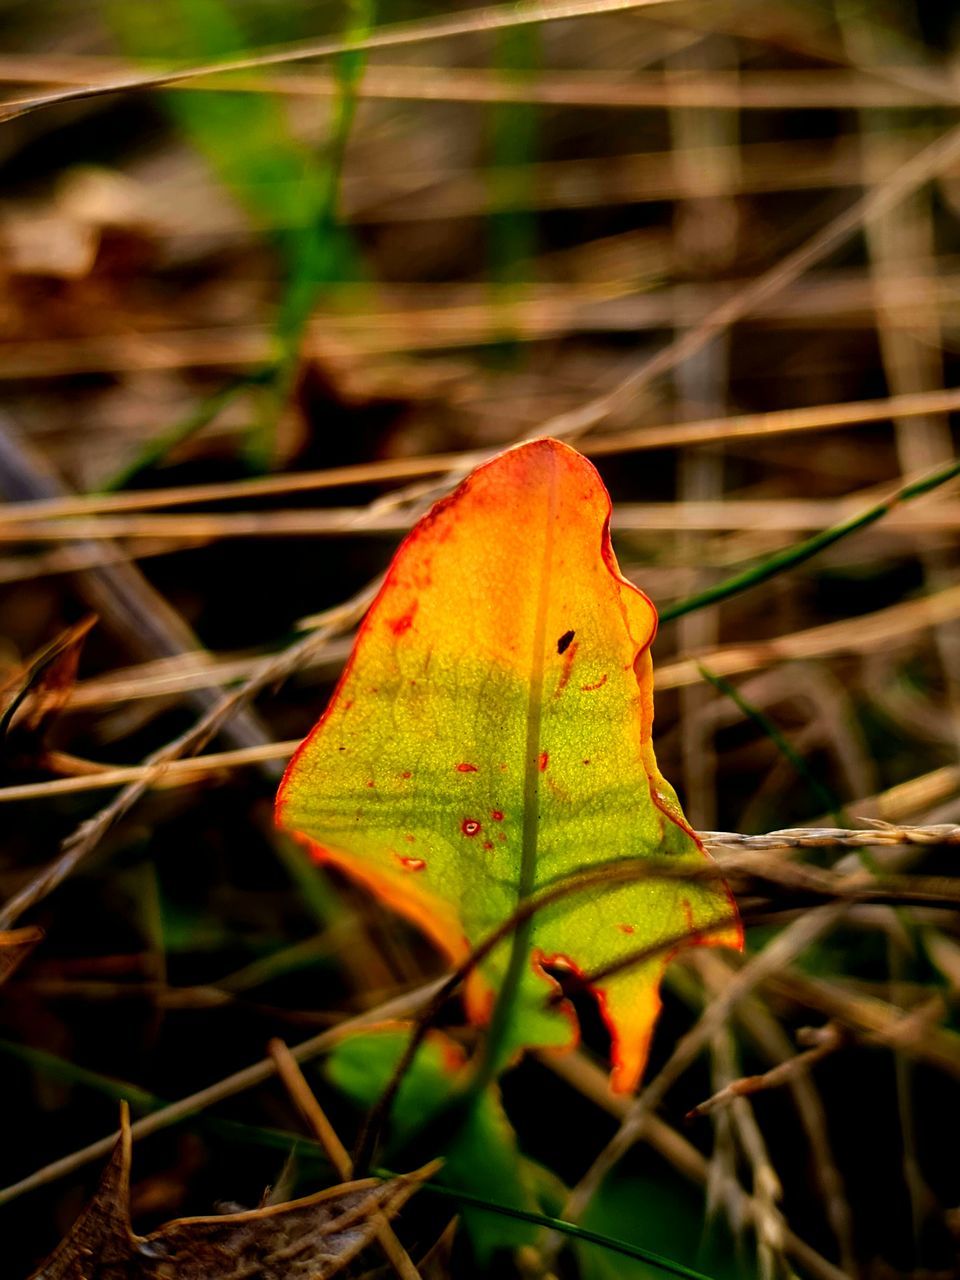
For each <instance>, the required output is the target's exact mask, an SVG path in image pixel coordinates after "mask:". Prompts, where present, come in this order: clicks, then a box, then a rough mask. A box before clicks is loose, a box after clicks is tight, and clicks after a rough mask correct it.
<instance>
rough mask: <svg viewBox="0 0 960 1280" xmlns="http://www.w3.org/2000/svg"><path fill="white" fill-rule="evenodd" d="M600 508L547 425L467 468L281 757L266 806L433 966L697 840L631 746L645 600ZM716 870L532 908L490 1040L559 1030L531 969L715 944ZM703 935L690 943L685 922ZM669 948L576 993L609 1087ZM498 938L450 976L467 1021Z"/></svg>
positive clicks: (646, 715)
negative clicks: (376, 903) (466, 973)
mask: <svg viewBox="0 0 960 1280" xmlns="http://www.w3.org/2000/svg"><path fill="white" fill-rule="evenodd" d="M609 518H610V500H609V497H608V495H607V493H606V490H605V489H604V487H603V484H602V482H601V480H600V478H599V476H598V475H597V472H596V471H595V469H594V468H593V466H592V465H591V464H590V463H589V462H588V461H587V460H586V459H585V458H583V457H582V456H581V455H580V454H578V453H577V452H576V451H574V450H573V449H570V448H569V447H567V446H566V445H563V444H561V443H559V442H557V441H555V440H537V441H533V442H531V443H529V444H525V445H521V446H519V447H517V448H515V449H511V450H509V451H507V452H506V453H503V454H501V455H499V456H498V457H496V458H494V459H493V460H492V461H491V462H488V463H486V464H484V465H483V466H481V467H479V468H478V469H477V470H476V471H475V472H474V473H473V474H472V475H471V476H469V477H468V478H467V480H465V481H464V483H463V484H461V485H460V487H459V488H458V489H457V490H456V491H455V492H454V493H453V494H452V495H451V496H450V497H449V498H446V499H444V500H443V501H441V502H439V503H437V504H436V506H435V507H434V508H433V509H432V510H431V511H430V512H429V513H428V514H427V515H426V516H425V517H424V518H423V519H422V520H421V521H420V522H419V524H417V525H416V527H415V528H414V529H413V530H412V532H411V533H410V534H409V536H408V537H407V539H406V540H405V542H404V543H403V544H402V546H401V547H400V549H399V551H398V552H397V554H396V556H395V557H394V560H393V563H392V565H391V567H390V570H389V572H388V574H387V577H386V580H385V582H384V585H383V587H382V589H381V591H380V594H379V595H378V597H377V599H376V601H375V602H374V604H373V606H372V607H371V609H370V612H369V613H368V615H367V617H366V619H365V621H364V624H363V626H362V628H361V630H360V633H359V635H358V637H357V641H356V644H355V646H354V649H353V653H352V655H351V657H350V660H349V662H348V664H347V667H346V669H345V671H344V673H343V676H342V677H341V680H340V683H339V685H338V687H337V689H336V691H335V693H334V695H333V697H332V699H331V701H330V705H329V706H328V708H327V710H326V712H325V713H324V715H323V716H322V718H321V720H320V722H319V723H318V725H317V726H316V728H315V729H314V731H313V733H312V734H311V735H310V736H309V738H307V740H306V741H305V742H304V743H303V744H302V746H301V747H300V749H299V750H298V752H297V753H296V755H295V756H294V758H293V760H292V761H291V763H290V765H289V767H288V769H287V773H286V776H285V778H284V781H283V784H282V786H281V789H280V793H279V796H278V803H277V812H278V821H279V822H280V824H281V825H282V826H283V827H285V828H287V829H289V830H290V831H292V832H294V833H295V834H296V835H298V836H299V837H300V838H301V839H302V840H303V841H305V842H306V843H307V845H308V847H309V848H310V850H311V851H312V853H313V854H314V856H316V857H317V858H319V859H321V860H325V861H328V862H331V863H334V864H336V865H337V866H339V867H342V868H343V869H344V870H346V871H347V872H348V873H350V874H351V875H352V876H354V877H355V878H356V879H358V880H360V881H362V882H363V883H365V884H366V885H368V886H369V887H370V888H371V889H372V890H373V891H374V892H376V893H377V894H379V895H380V896H381V897H382V898H383V899H384V900H386V901H387V902H388V903H389V904H391V905H392V906H393V907H394V908H395V909H396V910H398V911H400V912H402V913H403V914H404V915H405V916H407V917H408V918H409V919H410V920H412V921H414V922H415V923H416V924H417V925H418V926H419V927H420V928H421V929H422V930H423V931H424V932H425V933H426V934H428V935H429V936H430V937H431V938H432V939H433V941H434V942H435V943H436V944H437V945H438V946H439V947H440V948H441V949H442V950H443V951H444V952H445V953H446V954H447V955H448V956H449V957H450V959H451V960H453V961H459V960H461V959H463V958H464V956H466V955H467V954H468V953H469V951H470V950H471V948H472V947H474V946H475V945H476V944H477V943H478V942H480V941H481V940H482V939H483V938H484V937H485V936H486V935H487V934H489V933H491V932H492V931H493V930H494V929H495V928H496V927H497V926H498V925H499V924H500V923H501V922H502V921H504V920H505V919H506V918H507V917H508V916H510V914H511V913H512V912H513V911H514V910H515V909H516V907H517V904H518V901H519V900H521V899H522V898H525V897H528V896H529V895H530V893H532V892H534V891H536V890H537V889H538V888H542V887H543V886H545V885H547V884H552V883H555V882H556V881H557V879H558V878H562V877H564V876H568V875H571V874H573V873H576V872H580V871H584V870H587V869H589V868H590V867H592V866H595V865H597V864H602V863H608V862H610V861H612V860H616V859H623V858H637V859H643V858H663V857H664V856H668V857H669V858H670V859H671V860H672V861H673V862H675V863H676V864H677V865H679V866H682V865H684V864H685V863H691V862H693V863H697V862H699V860H700V859H702V858H703V857H704V856H705V854H704V852H703V850H702V848H701V846H700V845H699V843H698V842H697V840H696V837H695V836H694V834H693V833H692V831H691V830H690V828H689V827H688V826H687V824H686V823H685V821H684V819H683V816H682V814H681V812H680V808H679V805H678V803H677V799H676V796H675V794H674V792H673V790H672V788H671V787H670V786H669V784H668V783H667V782H666V781H665V780H664V779H663V777H662V776H661V774H660V772H659V770H658V769H657V764H656V760H655V758H654V754H653V746H652V742H651V730H652V724H653V670H652V663H651V659H650V644H651V642H652V640H653V637H654V635H655V632H656V625H657V615H656V611H655V610H654V607H653V605H652V604H651V603H650V601H649V600H648V599H647V598H646V596H645V595H643V593H642V592H640V591H638V590H637V589H636V588H635V587H634V586H632V585H631V584H630V583H628V582H626V581H625V579H624V578H623V577H622V576H621V574H620V571H619V568H618V566H617V562H616V559H615V557H614V554H613V550H612V547H611V544H610V537H609ZM733 914H734V912H733V907H732V903H731V900H730V897H729V894H728V892H727V890H726V888H725V886H723V885H722V884H720V883H719V882H716V881H690V880H677V879H673V878H665V877H662V876H660V877H650V878H646V879H642V880H638V881H636V882H634V883H630V884H620V885H618V886H616V887H611V886H609V885H602V886H594V887H593V888H592V889H590V890H587V891H580V892H578V893H577V894H575V895H571V896H569V897H567V898H564V899H563V900H562V901H559V902H555V903H554V904H553V905H551V906H549V907H547V908H546V909H544V910H542V911H540V912H538V913H537V914H536V915H535V916H534V917H533V919H532V921H531V923H530V925H529V927H528V928H527V929H526V930H525V932H524V939H525V942H526V944H527V954H526V955H525V956H524V957H523V960H524V964H523V973H522V979H521V983H520V992H519V999H518V1002H517V1007H516V1010H515V1012H514V1014H513V1017H512V1019H511V1023H510V1030H509V1043H510V1045H511V1046H512V1047H520V1046H523V1045H526V1046H534V1045H538V1046H543V1045H561V1044H569V1043H571V1041H572V1040H573V1039H574V1037H575V1025H572V1014H571V1013H570V1011H569V1009H568V1008H567V1007H566V1006H565V1005H563V1004H558V1003H556V1002H552V1003H551V1002H549V1000H548V998H549V996H550V994H551V989H552V986H553V984H552V980H551V979H550V978H549V976H548V975H547V974H546V973H544V970H543V966H544V965H545V964H546V965H560V966H567V967H569V968H571V969H573V970H575V971H576V972H578V973H581V974H589V973H591V972H593V971H597V970H599V969H603V968H605V967H606V966H609V965H611V964H614V963H616V962H617V961H618V960H621V959H624V958H626V957H627V956H628V955H630V954H631V953H633V952H636V951H638V950H642V949H643V948H647V947H652V946H655V945H657V944H658V943H659V942H661V941H663V942H667V941H668V940H670V939H676V938H677V937H679V936H681V935H683V934H684V933H686V934H687V935H688V937H689V941H690V942H691V943H692V942H696V941H700V940H702V941H705V942H709V943H712V944H717V943H720V944H724V945H730V946H737V945H739V942H740V931H739V927H738V926H736V925H734V924H731V925H730V926H729V927H726V928H721V929H718V928H717V924H718V922H721V921H723V920H727V919H730V918H731V917H732V915H733ZM705 930H706V931H708V932H707V933H706V934H705V936H704V937H703V938H702V939H701V938H700V937H699V936H698V935H699V934H700V933H702V932H703V931H705ZM675 951H676V945H672V946H670V947H669V948H668V949H666V950H665V951H664V952H663V953H662V954H659V955H657V956H655V957H652V958H647V959H646V960H644V961H643V962H642V963H639V964H636V965H633V966H631V967H628V968H625V969H623V970H622V971H620V972H617V973H615V974H613V975H611V976H610V977H609V978H608V979H606V980H604V981H603V983H602V985H601V986H600V987H599V988H598V989H596V991H595V994H596V996H597V998H598V1000H599V1003H600V1008H601V1011H602V1013H603V1016H604V1019H605V1021H606V1023H607V1026H608V1027H609V1030H610V1033H611V1036H612V1046H613V1047H612V1054H613V1064H614V1070H613V1084H614V1087H615V1088H617V1089H620V1090H626V1089H630V1088H633V1087H634V1085H635V1084H636V1082H637V1080H638V1079H639V1077H640V1074H641V1072H642V1070H643V1065H644V1062H645V1059H646V1055H647V1047H648V1044H649V1040H650V1035H651V1032H652V1029H653V1026H654V1022H655V1020H656V1015H657V1012H658V1009H659V996H658V987H659V984H660V978H661V975H662V972H663V968H664V966H665V964H666V962H667V960H668V959H669V956H670V954H672V953H673V952H675ZM509 956H510V942H509V941H505V942H504V943H503V944H502V945H500V946H499V947H498V948H497V949H496V950H495V951H493V952H492V953H491V955H490V956H489V957H488V958H487V960H486V961H485V962H484V963H483V964H482V965H481V966H480V968H479V969H478V970H477V971H475V973H474V974H473V975H472V977H471V979H470V980H469V982H468V984H467V990H466V1003H467V1009H468V1013H469V1015H470V1017H471V1018H472V1019H473V1020H474V1021H477V1022H484V1021H486V1020H487V1019H488V1018H489V1016H490V1013H491V1009H492V1005H493V1001H494V997H495V993H496V992H497V990H498V989H499V987H500V985H501V983H502V982H503V979H504V974H505V973H506V971H507V967H508V962H509Z"/></svg>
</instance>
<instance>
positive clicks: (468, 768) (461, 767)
mask: <svg viewBox="0 0 960 1280" xmlns="http://www.w3.org/2000/svg"><path fill="white" fill-rule="evenodd" d="M476 772H477V766H476V765H475V764H467V763H466V762H464V763H463V764H458V765H457V773H476Z"/></svg>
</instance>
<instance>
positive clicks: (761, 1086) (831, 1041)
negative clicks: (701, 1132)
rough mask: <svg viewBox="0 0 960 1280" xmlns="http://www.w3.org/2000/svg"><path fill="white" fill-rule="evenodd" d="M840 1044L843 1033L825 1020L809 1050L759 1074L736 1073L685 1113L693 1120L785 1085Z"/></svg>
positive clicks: (687, 1117) (833, 1051) (834, 1050)
mask: <svg viewBox="0 0 960 1280" xmlns="http://www.w3.org/2000/svg"><path fill="white" fill-rule="evenodd" d="M842 1043H843V1036H842V1034H841V1032H840V1031H839V1029H838V1028H837V1027H836V1026H835V1025H833V1024H832V1023H828V1024H827V1026H826V1027H825V1028H821V1029H820V1030H819V1031H818V1037H817V1041H816V1043H815V1044H814V1046H813V1048H812V1049H807V1050H805V1051H804V1052H803V1053H798V1054H797V1055H796V1056H795V1057H793V1058H788V1059H787V1060H786V1062H781V1063H779V1064H778V1065H777V1066H775V1067H771V1069H770V1070H769V1071H764V1072H763V1073H762V1074H761V1075H754V1076H739V1077H738V1078H737V1079H736V1080H731V1082H730V1083H729V1084H728V1085H725V1086H724V1088H722V1089H720V1090H719V1091H718V1092H717V1093H714V1094H712V1095H711V1096H710V1097H709V1098H707V1099H706V1100H705V1101H703V1102H699V1103H697V1105H696V1106H695V1107H692V1108H691V1109H690V1110H689V1111H688V1112H687V1114H686V1117H685V1118H686V1119H687V1120H695V1119H697V1117H699V1116H705V1115H709V1114H710V1112H711V1111H716V1110H717V1108H718V1107H728V1106H730V1104H731V1103H732V1102H733V1101H734V1100H735V1099H736V1098H743V1097H746V1096H747V1095H749V1094H753V1093H762V1092H763V1091H764V1090H766V1089H779V1088H780V1087H781V1085H785V1084H788V1083H789V1082H790V1081H792V1080H793V1079H794V1078H795V1077H796V1076H797V1075H798V1074H801V1073H803V1074H805V1073H806V1072H808V1071H809V1070H810V1068H811V1067H812V1066H814V1065H815V1064H816V1063H818V1062H819V1061H820V1059H821V1058H826V1057H827V1056H828V1055H829V1054H831V1053H835V1052H836V1050H837V1049H839V1048H840V1046H841V1045H842Z"/></svg>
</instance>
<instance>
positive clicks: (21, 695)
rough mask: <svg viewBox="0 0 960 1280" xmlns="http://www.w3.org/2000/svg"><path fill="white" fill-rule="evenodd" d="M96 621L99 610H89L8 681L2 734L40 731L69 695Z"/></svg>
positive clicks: (36, 733) (0, 722) (36, 734)
mask: <svg viewBox="0 0 960 1280" xmlns="http://www.w3.org/2000/svg"><path fill="white" fill-rule="evenodd" d="M96 621H97V617H96V614H90V615H88V616H87V617H86V618H84V619H83V620H82V621H81V622H78V623H77V624H76V625H75V626H72V627H68V628H67V630H66V631H64V632H62V633H61V634H60V635H59V636H57V638H56V640H54V641H53V642H52V644H49V645H47V647H46V648H45V649H43V650H42V651H41V652H40V653H39V654H38V655H37V656H36V657H35V658H33V659H32V660H31V661H30V662H29V663H28V665H27V667H26V669H25V670H24V671H22V672H19V673H18V675H17V676H16V677H15V678H14V679H12V680H10V681H8V684H7V700H6V704H5V706H4V709H3V713H2V716H0V736H3V735H5V734H8V733H9V732H10V731H11V729H16V731H17V732H18V733H20V732H22V731H24V730H25V731H26V732H27V733H29V734H31V735H33V736H39V735H40V733H41V730H42V729H43V728H44V727H45V726H46V724H47V722H48V721H49V720H50V719H51V717H53V716H54V715H56V713H57V712H58V711H59V710H60V709H61V708H62V707H63V706H64V704H65V703H66V701H67V699H68V698H69V696H70V693H71V691H72V689H73V686H74V684H75V682H76V678H77V667H78V665H79V662H80V651H81V650H82V648H83V642H84V640H85V639H86V638H87V633H88V632H89V631H90V629H91V628H92V627H93V626H94V624H95V623H96Z"/></svg>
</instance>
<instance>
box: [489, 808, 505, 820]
mask: <svg viewBox="0 0 960 1280" xmlns="http://www.w3.org/2000/svg"><path fill="white" fill-rule="evenodd" d="M490 817H491V818H492V819H493V820H494V822H502V821H503V811H502V810H501V809H491V810H490Z"/></svg>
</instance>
